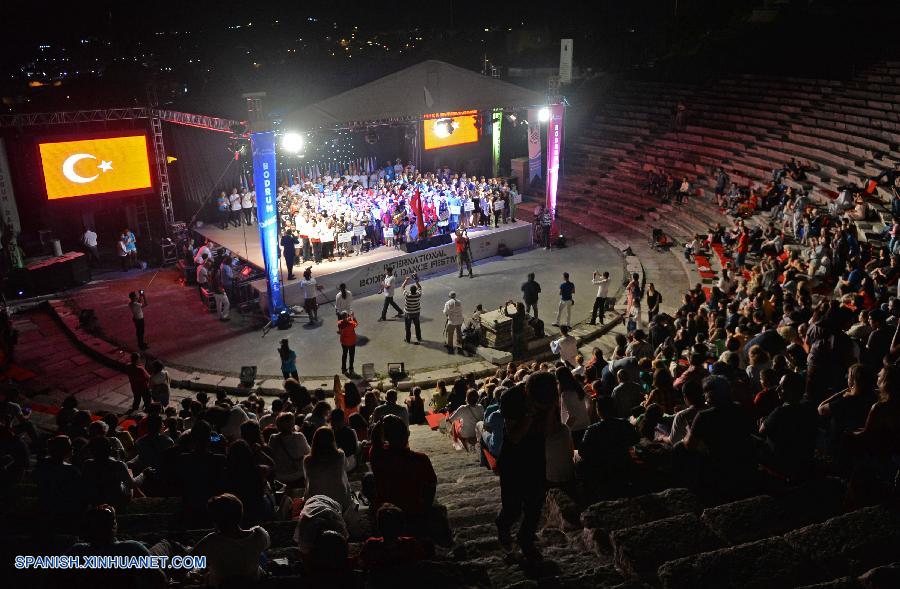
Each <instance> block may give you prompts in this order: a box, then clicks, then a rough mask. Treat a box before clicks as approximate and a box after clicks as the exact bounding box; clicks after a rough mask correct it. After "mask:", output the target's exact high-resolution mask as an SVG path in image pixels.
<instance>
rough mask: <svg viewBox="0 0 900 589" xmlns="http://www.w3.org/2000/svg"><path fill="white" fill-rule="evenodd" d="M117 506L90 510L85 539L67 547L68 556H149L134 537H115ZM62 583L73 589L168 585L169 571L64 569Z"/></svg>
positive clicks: (104, 506)
mask: <svg viewBox="0 0 900 589" xmlns="http://www.w3.org/2000/svg"><path fill="white" fill-rule="evenodd" d="M116 529H117V525H116V510H115V508H114V507H113V506H111V505H105V504H101V505H97V506H96V507H93V508H92V509H90V510H89V511H88V512H87V515H86V517H85V522H84V531H83V532H82V534H81V539H82V540H83V541H82V542H80V543H78V544H75V545H74V546H72V548H71V549H69V551H68V555H69V556H75V557H87V556H123V557H142V556H150V555H151V552H150V551H149V550H148V549H147V547H146V546H144V545H143V544H142V543H140V542H137V541H135V540H121V541H120V540H118V539H117V538H116ZM61 577H62V579H64V580H62V581H61V582H60V584H59V586H61V587H70V588H72V589H80V588H82V587H83V588H84V589H88V588H90V589H94V588H96V587H137V588H147V589H150V588H159V589H163V588H165V587H166V586H167V582H166V575H165V573H163V571H162V569H152V568H147V569H141V568H133V569H132V568H114V569H89V570H84V569H79V570H75V569H72V570H68V571H64V572H63V573H61Z"/></svg>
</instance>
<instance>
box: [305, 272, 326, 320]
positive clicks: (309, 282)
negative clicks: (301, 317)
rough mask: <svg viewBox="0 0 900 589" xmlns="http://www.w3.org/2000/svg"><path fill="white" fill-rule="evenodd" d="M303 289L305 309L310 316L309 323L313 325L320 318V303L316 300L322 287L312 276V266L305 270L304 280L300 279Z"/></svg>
mask: <svg viewBox="0 0 900 589" xmlns="http://www.w3.org/2000/svg"><path fill="white" fill-rule="evenodd" d="M300 288H301V289H302V290H303V309H304V310H305V311H306V314H307V316H308V317H309V324H310V325H313V324H315V323H316V321H318V320H319V303H318V301H317V300H316V297H317V296H318V294H319V292H318V291H320V290H322V287H321V286H320V285H319V284H318V283H317V282H316V279H315V278H313V277H312V268H307V269H306V270H304V271H303V280H301V281H300Z"/></svg>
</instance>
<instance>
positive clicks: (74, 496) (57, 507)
mask: <svg viewBox="0 0 900 589" xmlns="http://www.w3.org/2000/svg"><path fill="white" fill-rule="evenodd" d="M47 453H48V456H47V457H46V458H44V459H43V460H41V461H39V462H38V463H37V467H36V468H35V471H34V481H35V483H37V495H38V507H39V509H41V510H42V511H44V512H45V513H47V515H49V516H51V518H52V520H51V522H50V523H51V525H68V524H72V523H75V521H76V517H77V516H79V515H80V514H81V512H82V510H83V509H84V500H83V498H82V495H81V493H82V490H83V485H82V482H81V472H80V471H79V470H78V469H77V468H76V467H74V466H72V464H71V463H70V462H69V460H70V459H71V458H72V441H71V440H69V437H68V436H64V435H59V436H54V437H52V438H50V440H48V441H47Z"/></svg>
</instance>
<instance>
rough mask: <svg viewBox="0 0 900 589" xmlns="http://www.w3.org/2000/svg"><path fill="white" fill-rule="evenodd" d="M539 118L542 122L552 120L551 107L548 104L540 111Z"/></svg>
mask: <svg viewBox="0 0 900 589" xmlns="http://www.w3.org/2000/svg"><path fill="white" fill-rule="evenodd" d="M538 120H539V121H540V122H542V123H546V122H547V121H549V120H550V109H549V108H547V107H546V106H545V107H544V108H542V109H541V110H539V111H538Z"/></svg>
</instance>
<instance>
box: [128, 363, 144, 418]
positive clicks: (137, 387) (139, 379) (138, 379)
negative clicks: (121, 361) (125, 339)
mask: <svg viewBox="0 0 900 589" xmlns="http://www.w3.org/2000/svg"><path fill="white" fill-rule="evenodd" d="M125 372H126V374H127V375H128V382H129V383H130V384H131V394H132V395H133V396H134V401H132V403H131V412H132V413H134V412H135V411H137V410H138V407H140V406H141V402H142V401H143V403H144V411H147V407H149V406H150V374H149V373H148V372H147V370H146V369H145V368H144V365H143V363H141V356H140V354H136V353H132V354H131V363H130V364H128V366H127V367H126V369H125Z"/></svg>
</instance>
